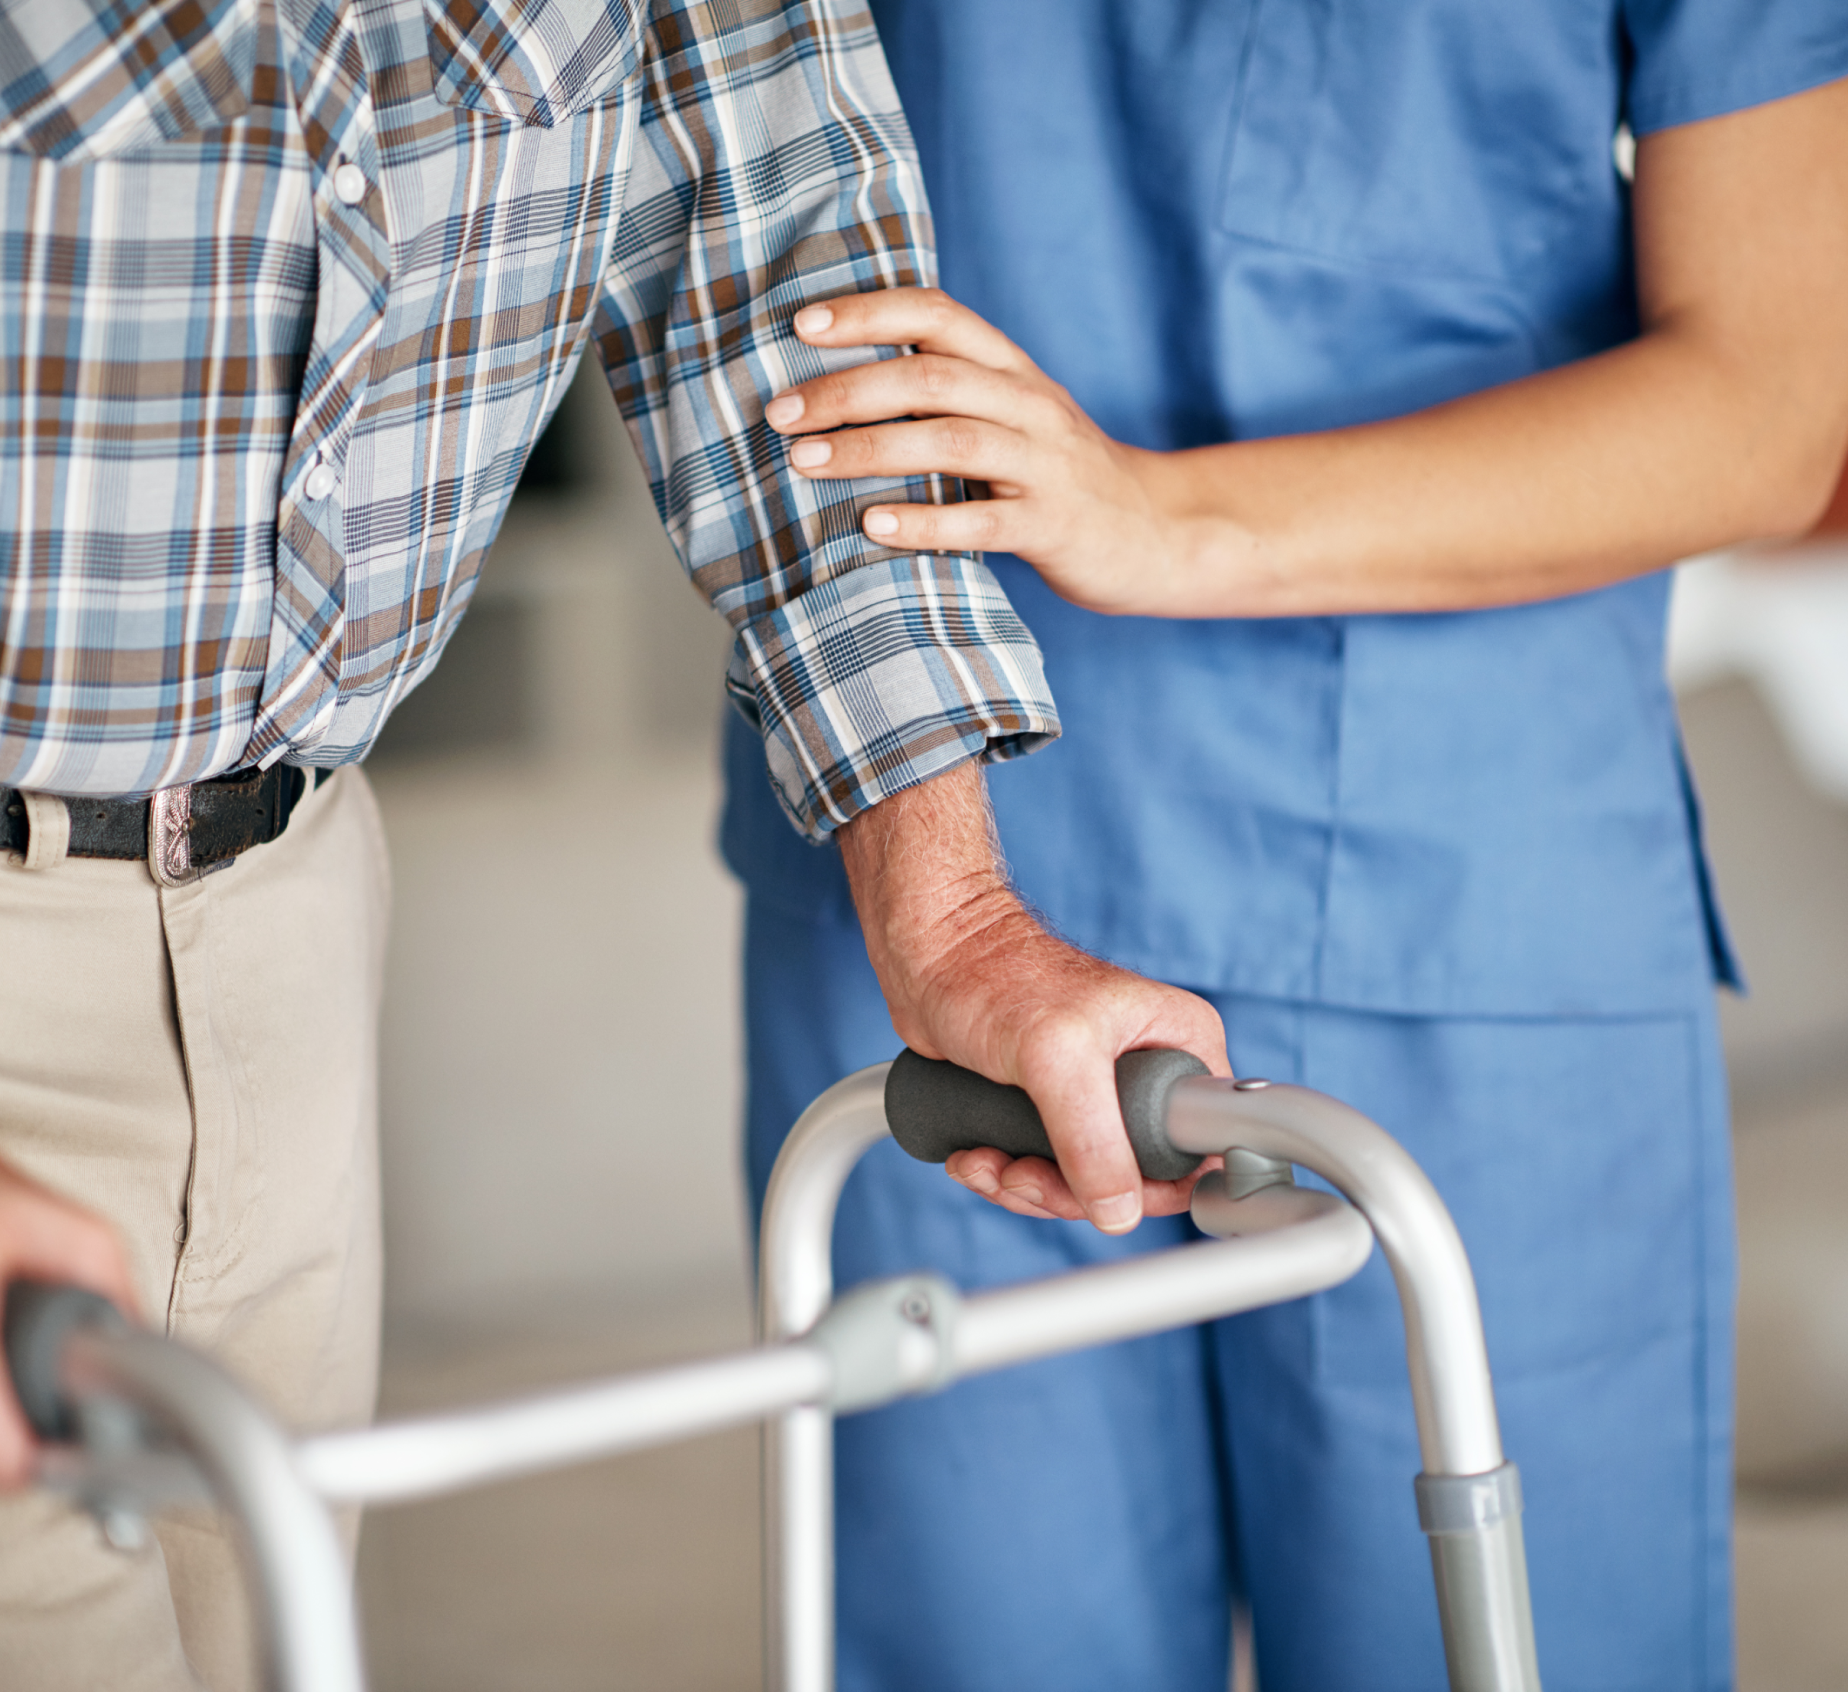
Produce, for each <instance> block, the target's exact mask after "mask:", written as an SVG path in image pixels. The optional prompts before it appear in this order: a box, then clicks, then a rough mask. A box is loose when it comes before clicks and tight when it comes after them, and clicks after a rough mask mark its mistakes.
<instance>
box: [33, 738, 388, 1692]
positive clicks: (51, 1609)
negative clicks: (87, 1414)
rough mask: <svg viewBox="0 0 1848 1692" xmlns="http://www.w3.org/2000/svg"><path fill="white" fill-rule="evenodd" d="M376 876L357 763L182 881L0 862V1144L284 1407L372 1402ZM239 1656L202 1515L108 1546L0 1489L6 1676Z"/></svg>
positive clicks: (221, 1685)
mask: <svg viewBox="0 0 1848 1692" xmlns="http://www.w3.org/2000/svg"><path fill="white" fill-rule="evenodd" d="M389 897H390V892H389V882H388V871H387V864H386V856H385V843H384V838H383V835H382V833H381V830H380V827H379V820H378V811H377V808H376V806H375V805H374V803H373V800H372V795H371V792H370V790H369V789H368V787H367V785H366V782H365V778H364V777H363V776H362V775H361V774H360V773H359V772H358V771H357V770H351V769H349V770H345V771H342V772H341V773H340V774H339V775H338V776H336V777H335V778H334V779H333V780H332V781H330V782H327V783H325V784H324V785H323V786H322V787H321V788H320V789H319V790H318V791H316V792H313V793H310V794H307V795H305V796H304V798H303V800H302V803H301V804H300V806H299V807H298V808H297V810H296V812H295V815H294V817H293V818H292V820H291V822H290V824H289V827H288V830H287V832H286V833H285V834H284V835H283V836H282V838H281V839H279V840H277V841H274V842H273V843H271V844H270V845H268V846H262V847H258V848H257V849H255V850H254V851H251V852H248V853H246V854H245V855H244V856H243V857H242V858H240V859H239V860H238V861H237V863H236V864H234V865H233V866H232V867H231V868H229V869H226V870H222V871H220V872H219V873H217V874H215V875H210V876H207V877H205V878H204V879H202V880H200V881H197V882H195V883H193V884H191V885H189V886H186V887H182V888H179V889H162V888H160V887H158V886H156V885H155V883H154V881H153V880H152V878H151V877H150V876H149V874H148V870H147V866H146V865H145V864H140V863H127V862H116V861H111V860H104V859H85V858H66V859H64V860H63V861H61V862H58V863H54V864H51V865H49V866H47V867H43V868H36V869H27V868H25V867H24V866H23V865H22V864H20V863H18V862H7V861H5V860H4V859H0V1157H4V1158H7V1159H9V1160H11V1161H12V1162H13V1163H15V1164H16V1165H17V1166H18V1167H19V1168H21V1169H22V1170H24V1171H25V1172H26V1173H28V1174H30V1175H32V1176H34V1177H36V1178H37V1179H38V1180H40V1181H42V1182H43V1183H44V1184H45V1185H46V1186H48V1187H51V1188H53V1189H54V1190H56V1191H58V1192H60V1193H64V1194H66V1195H68V1196H69V1197H71V1198H73V1199H76V1200H79V1201H80V1202H82V1203H83V1204H86V1205H88V1206H90V1207H91V1208H92V1209H94V1210H96V1211H98V1212H100V1213H101V1214H102V1215H103V1216H105V1217H107V1218H108V1219H109V1220H110V1221H111V1222H112V1223H114V1224H115V1226H116V1227H117V1228H118V1229H119V1230H120V1231H121V1233H122V1235H123V1238H124V1240H125V1242H126V1244H127V1248H128V1257H129V1262H130V1265H131V1267H132V1269H133V1271H134V1275H135V1284H136V1288H137V1290H138V1292H139V1294H140V1297H141V1302H142V1315H143V1317H144V1318H145V1319H146V1321H147V1322H148V1324H149V1325H150V1326H151V1327H153V1328H154V1329H155V1330H157V1331H159V1330H161V1329H165V1331H166V1332H168V1333H170V1334H173V1335H175V1336H177V1337H179V1338H181V1339H185V1340H187V1341H189V1342H191V1343H192V1344H194V1345H197V1346H200V1347H202V1348H203V1349H205V1350H206V1351H208V1352H210V1353H211V1354H212V1355H213V1356H214V1357H215V1358H216V1359H218V1361H219V1362H221V1363H222V1364H223V1365H224V1366H225V1367H226V1368H228V1369H229V1370H231V1372H232V1373H233V1374H235V1375H236V1376H238V1377H239V1378H240V1379H242V1380H243V1381H244V1382H245V1383H246V1384H247V1385H248V1386H249V1387H251V1388H252V1389H253V1390H254V1391H255V1392H257V1393H258V1394H260V1395H261V1397H262V1398H263V1400H264V1401H265V1402H267V1403H268V1404H269V1405H271V1406H272V1407H273V1408H274V1409H275V1410H276V1411H277V1413H278V1414H279V1415H281V1417H282V1418H283V1419H284V1420H285V1422H287V1423H288V1424H290V1425H291V1426H292V1427H295V1428H298V1429H307V1428H324V1427H332V1426H339V1425H342V1424H352V1423H356V1422H361V1421H363V1420H365V1419H366V1418H367V1417H368V1416H369V1415H370V1414H371V1411H372V1404H373V1393H374V1387H375V1381H376V1371H377V1361H376V1357H377V1340H378V1306H379V1238H378V1234H379V1230H378V1158H377V1067H378V1066H377V1025H378V1006H379V994H380V976H381V968H382V963H383V952H384V940H385V927H386V914H387V907H388V902H389ZM257 1654H258V1653H257V1648H256V1644H255V1641H254V1640H253V1637H252V1628H251V1624H250V1620H249V1616H248V1612H247V1610H246V1606H245V1604H244V1600H243V1588H242V1580H241V1575H240V1571H239V1568H238V1565H237V1556H236V1550H235V1546H234V1543H233V1541H232V1540H231V1538H230V1537H229V1534H228V1532H227V1531H226V1527H225V1524H223V1523H221V1522H220V1521H218V1520H217V1519H216V1518H213V1517H210V1516H206V1515H203V1514H202V1515H200V1516H199V1517H198V1518H197V1519H192V1520H186V1521H174V1522H172V1523H162V1524H161V1526H160V1529H159V1542H158V1544H151V1545H149V1546H148V1547H147V1548H146V1549H145V1550H143V1551H139V1552H129V1553H124V1552H121V1551H117V1550H114V1549H112V1548H110V1547H109V1546H107V1545H106V1544H105V1543H104V1542H103V1540H102V1538H101V1536H100V1534H99V1533H98V1531H97V1529H96V1528H95V1526H94V1525H93V1524H92V1523H91V1521H90V1520H89V1519H88V1518H87V1517H86V1516H83V1515H81V1514H79V1513H77V1512H75V1511H73V1510H71V1509H69V1508H67V1507H65V1506H63V1505H62V1504H60V1503H58V1502H57V1501H55V1500H53V1499H51V1498H48V1497H46V1496H44V1495H38V1494H34V1495H28V1496H25V1497H21V1498H14V1499H7V1500H0V1687H4V1688H5V1689H6V1692H99V1689H104V1688H106V1689H108V1692H181V1689H185V1692H196V1688H197V1687H198V1686H199V1685H201V1684H203V1685H204V1686H206V1687H208V1688H210V1689H211V1692H242V1689H244V1688H249V1687H254V1686H256V1685H257V1684H258V1683H259V1676H258V1672H257Z"/></svg>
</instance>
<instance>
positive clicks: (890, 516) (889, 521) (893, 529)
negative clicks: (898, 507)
mask: <svg viewBox="0 0 1848 1692" xmlns="http://www.w3.org/2000/svg"><path fill="white" fill-rule="evenodd" d="M866 532H867V533H868V534H869V535H893V534H897V533H898V513H897V512H896V511H869V512H867V514H866Z"/></svg>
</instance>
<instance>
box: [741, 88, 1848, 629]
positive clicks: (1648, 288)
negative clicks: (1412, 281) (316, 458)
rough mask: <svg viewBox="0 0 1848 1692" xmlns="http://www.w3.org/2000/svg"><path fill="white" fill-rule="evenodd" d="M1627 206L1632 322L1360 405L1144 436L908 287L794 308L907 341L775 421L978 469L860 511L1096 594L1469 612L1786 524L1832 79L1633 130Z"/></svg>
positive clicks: (1284, 606) (1847, 226) (1271, 607)
mask: <svg viewBox="0 0 1848 1692" xmlns="http://www.w3.org/2000/svg"><path fill="white" fill-rule="evenodd" d="M1634 206H1635V227H1636V276H1637V302H1638V306H1639V308H1640V313H1641V318H1642V333H1641V334H1640V335H1638V336H1637V337H1636V338H1635V339H1634V340H1630V341H1626V342H1623V343H1622V344H1620V345H1618V346H1615V347H1612V348H1610V349H1609V350H1608V351H1606V352H1601V353H1598V354H1596V355H1595V356H1593V357H1590V358H1583V359H1580V360H1578V361H1577V362H1576V363H1571V364H1564V365H1560V366H1557V367H1556V368H1553V369H1547V370H1541V371H1537V372H1535V373H1534V374H1532V375H1529V376H1524V377H1522V378H1521V379H1519V380H1518V381H1512V382H1507V383H1504V384H1502V385H1501V386H1500V387H1494V388H1485V389H1483V390H1481V391H1480V392H1478V393H1473V394H1469V395H1467V396H1465V397H1463V398H1461V399H1456V400H1451V401H1449V402H1448V403H1446V404H1443V405H1435V406H1432V407H1430V408H1429V409H1427V410H1424V411H1413V412H1408V413H1406V414H1405V415H1403V416H1398V417H1390V418H1386V419H1383V420H1381V421H1379V422H1376V423H1365V424H1355V425H1351V426H1349V427H1346V428H1338V429H1327V430H1322V431H1319V432H1317V433H1312V434H1300V435H1278V436H1273V437H1270V438H1267V439H1262V438H1253V439H1248V440H1237V441H1218V442H1214V443H1212V444H1209V445H1205V446H1196V447H1189V448H1186V449H1184V450H1180V451H1175V452H1164V453H1154V452H1143V451H1138V450H1136V449H1134V448H1131V447H1126V446H1123V445H1122V444H1121V443H1119V442H1116V441H1112V440H1111V439H1110V438H1109V437H1108V436H1106V435H1105V434H1103V433H1102V432H1101V431H1100V430H1099V429H1097V427H1096V426H1095V425H1094V424H1092V422H1091V421H1090V419H1089V418H1087V417H1086V416H1085V414H1084V413H1083V412H1082V411H1080V410H1079V409H1078V407H1077V406H1076V405H1074V404H1073V403H1072V401H1071V398H1070V397H1069V396H1068V395H1067V394H1066V393H1065V392H1064V391H1063V390H1062V389H1061V388H1059V387H1058V386H1057V385H1056V384H1055V383H1053V382H1052V381H1050V380H1048V378H1047V377H1046V376H1045V375H1043V374H1042V373H1041V372H1040V371H1039V370H1038V369H1037V368H1036V367H1035V366H1034V364H1033V362H1032V360H1030V359H1029V358H1027V356H1026V355H1025V354H1024V353H1022V352H1021V351H1020V349H1019V348H1018V347H1016V346H1014V345H1013V344H1012V343H1011V342H1010V341H1008V340H1007V338H1006V337H1005V336H1003V335H1002V334H1000V333H999V332H998V331H997V330H994V329H991V328H989V327H988V325H987V324H985V323H983V322H982V320H981V319H980V318H978V317H976V316H975V315H974V313H972V312H969V311H966V310H964V309H963V308H962V307H960V306H957V305H956V304H954V303H953V302H952V301H950V300H948V299H947V298H945V297H944V296H943V295H942V294H939V293H934V292H928V291H920V290H916V289H901V290H895V291H892V292H889V293H877V294H861V295H855V296H852V297H849V298H846V299H838V300H831V301H829V302H828V304H826V305H823V306H810V307H808V308H807V309H805V310H804V311H802V312H799V313H798V314H797V316H796V332H797V333H798V334H799V335H801V336H802V338H803V339H804V340H807V341H810V342H812V343H813V344H815V345H816V346H827V347H847V346H867V345H875V344H876V345H896V346H906V345H915V346H917V347H918V348H919V354H918V356H916V357H914V358H895V359H885V360H882V361H880V362H878V363H875V364H868V365H862V366H860V367H859V368H857V369H855V370H852V371H846V372H842V373H841V374H838V375H831V376H824V377H820V378H818V379H817V380H815V381H813V382H807V383H804V384H803V385H802V386H801V387H799V388H793V389H791V390H790V391H789V392H788V393H787V394H782V395H779V396H778V397H777V398H776V399H775V400H774V401H772V402H771V405H770V407H769V409H768V411H767V416H768V418H769V421H770V423H771V424H772V426H774V427H775V428H778V429H780V430H782V431H783V432H784V433H785V434H791V435H800V436H801V437H802V438H801V439H800V440H798V441H796V442H795V443H794V444H793V445H792V446H791V448H790V459H791V462H792V463H793V464H794V465H795V466H796V467H797V468H798V469H800V470H802V471H803V472H804V473H805V474H807V475H810V476H842V477H851V476H870V475H899V474H917V473H920V472H929V471H938V472H943V473H947V474H950V475H957V476H965V477H971V478H975V479H979V480H982V481H986V482H987V483H988V484H989V491H990V493H991V494H992V495H993V496H994V497H992V498H989V499H985V500H977V501H975V502H974V503H972V504H967V505H948V506H932V505H897V506H893V505H876V506H874V507H872V509H871V510H869V511H868V512H867V514H866V516H865V518H864V519H863V521H864V522H865V525H866V532H867V534H868V535H870V536H871V537H872V538H874V539H875V540H878V541H880V542H881V543H883V544H884V545H887V546H893V547H899V548H903V549H905V550H907V551H909V550H912V549H914V548H915V549H919V550H929V549H942V550H956V551H962V550H965V549H980V548H988V549H993V550H997V551H1005V552H1014V553H1017V554H1019V555H1020V556H1021V557H1022V558H1025V559H1026V560H1027V561H1028V562H1029V563H1031V564H1034V565H1036V566H1037V567H1038V568H1039V571H1040V573H1041V574H1042V575H1044V576H1045V577H1046V578H1047V580H1048V581H1049V582H1051V584H1052V585H1053V587H1054V588H1056V589H1057V590H1058V591H1059V592H1060V593H1062V594H1063V595H1065V597H1066V598H1068V599H1071V600H1075V601H1076V602H1077V603H1078V604H1080V605H1084V606H1088V607H1090V608H1091V609H1093V610H1098V611H1115V612H1135V613H1140V614H1144V615H1155V616H1171V617H1297V616H1338V615H1347V614H1353V613H1381V612H1388V613H1389V612H1401V611H1415V612H1416V611H1460V610H1468V609H1472V608H1477V607H1483V606H1492V605H1514V604H1522V603H1526V602H1529V601H1533V600H1539V599H1551V598H1555V597H1557V596H1559V595H1562V594H1569V593H1584V592H1587V591H1589V590H1591V589H1593V588H1599V587H1603V586H1605V585H1607V584H1609V583H1612V582H1618V581H1622V580H1624V579H1626V578H1627V577H1631V576H1635V575H1637V574H1639V573H1641V572H1644V571H1651V570H1659V569H1661V568H1662V567H1663V566H1664V565H1666V564H1669V563H1672V562H1673V561H1674V560H1676V559H1678V558H1688V557H1692V556H1693V555H1694V554H1696V553H1700V552H1708V551H1712V550H1713V549H1715V548H1718V547H1723V546H1732V545H1735V544H1737V543H1738V542H1740V541H1743V540H1751V539H1762V538H1773V537H1780V536H1793V535H1799V534H1802V533H1803V532H1804V531H1805V530H1807V529H1808V528H1809V527H1810V526H1811V525H1812V524H1813V523H1815V521H1816V520H1817V518H1818V517H1820V516H1821V515H1822V512H1823V509H1824V507H1825V506H1827V504H1828V502H1829V496H1830V494H1831V493H1832V492H1833V491H1834V488H1835V483H1836V478H1837V476H1838V475H1839V474H1840V470H1841V463H1842V454H1843V452H1844V450H1848V312H1844V311H1843V310H1842V301H1843V299H1844V297H1848V79H1843V80H1842V81H1839V82H1834V83H1829V84H1827V85H1825V86H1823V87H1820V88H1813V89H1810V90H1809V91H1808V92H1806V93H1802V94H1792V95H1790V96H1788V97H1786V98H1785V99H1782V100H1771V101H1768V102H1767V103H1765V104H1764V105H1761V106H1754V107H1751V108H1749V109H1747V110H1745V111H1740V112H1734V113H1731V114H1730V115H1728V116H1726V117H1718V118H1710V119H1708V120H1706V121H1705V122H1702V123H1686V124H1681V125H1678V126H1676V127H1674V128H1670V129H1663V130H1657V131H1655V132H1654V133H1653V134H1649V135H1645V136H1643V137H1642V139H1641V140H1640V141H1639V142H1638V143H1637V149H1636V184H1635V194H1634ZM1044 309H1045V310H1047V311H1057V310H1058V309H1060V301H1059V298H1058V292H1057V287H1056V283H1049V286H1048V289H1047V297H1046V300H1045V302H1044ZM900 417H908V418H909V419H910V420H908V421H904V422H883V423H882V422H881V419H885V418H900ZM869 425H870V426H869ZM823 430H838V431H839V432H838V433H834V434H826V435H824V434H822V433H821V431H823Z"/></svg>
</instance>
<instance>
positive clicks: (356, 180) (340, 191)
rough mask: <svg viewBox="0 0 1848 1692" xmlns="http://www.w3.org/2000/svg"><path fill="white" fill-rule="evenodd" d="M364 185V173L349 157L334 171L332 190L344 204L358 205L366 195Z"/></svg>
mask: <svg viewBox="0 0 1848 1692" xmlns="http://www.w3.org/2000/svg"><path fill="white" fill-rule="evenodd" d="M366 186H367V184H366V173H365V172H364V171H363V170H361V169H360V168H359V166H358V165H356V164H354V163H353V161H352V160H351V159H348V160H347V162H346V163H345V164H343V165H342V166H341V167H340V168H339V169H338V170H336V171H335V172H334V192H335V193H336V194H337V195H339V197H340V199H341V201H342V203H343V204H345V205H349V206H356V205H358V204H359V202H360V201H361V200H363V199H364V198H365V197H366Z"/></svg>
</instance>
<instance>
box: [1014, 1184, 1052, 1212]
mask: <svg viewBox="0 0 1848 1692" xmlns="http://www.w3.org/2000/svg"><path fill="white" fill-rule="evenodd" d="M1007 1195H1008V1197H1009V1198H1017V1199H1022V1200H1024V1201H1025V1202H1026V1203H1028V1204H1034V1205H1038V1206H1039V1208H1040V1209H1041V1210H1044V1209H1045V1208H1046V1195H1045V1194H1044V1193H1043V1192H1041V1191H1040V1189H1039V1188H1038V1187H1034V1186H1019V1187H1009V1188H1008V1190H1007Z"/></svg>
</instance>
